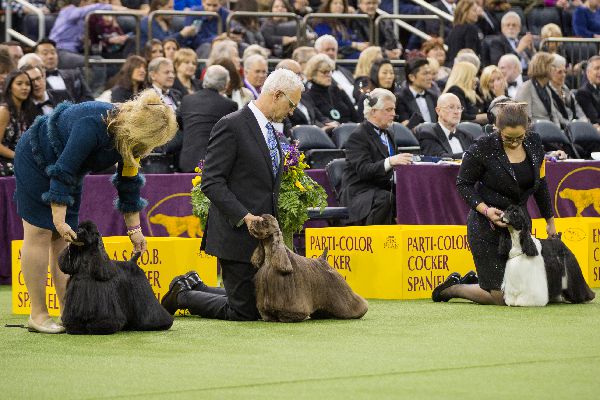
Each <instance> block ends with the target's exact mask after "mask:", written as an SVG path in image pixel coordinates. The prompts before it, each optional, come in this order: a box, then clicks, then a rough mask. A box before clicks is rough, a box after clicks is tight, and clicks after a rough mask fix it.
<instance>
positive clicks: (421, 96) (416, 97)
mask: <svg viewBox="0 0 600 400" xmlns="http://www.w3.org/2000/svg"><path fill="white" fill-rule="evenodd" d="M419 97H420V98H423V99H424V98H425V95H424V94H417V95H416V96H415V99H418V98H419Z"/></svg>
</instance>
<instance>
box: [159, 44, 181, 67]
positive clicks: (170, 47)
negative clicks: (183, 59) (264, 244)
mask: <svg viewBox="0 0 600 400" xmlns="http://www.w3.org/2000/svg"><path fill="white" fill-rule="evenodd" d="M162 47H163V52H164V53H165V55H164V57H166V58H168V59H169V60H171V61H173V62H175V53H176V52H177V50H179V42H178V41H177V39H175V38H169V39H165V40H163V42H162Z"/></svg>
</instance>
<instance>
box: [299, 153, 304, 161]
mask: <svg viewBox="0 0 600 400" xmlns="http://www.w3.org/2000/svg"><path fill="white" fill-rule="evenodd" d="M298 161H300V162H302V161H304V153H301V154H300V157H298Z"/></svg>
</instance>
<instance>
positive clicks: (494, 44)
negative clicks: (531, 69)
mask: <svg viewBox="0 0 600 400" xmlns="http://www.w3.org/2000/svg"><path fill="white" fill-rule="evenodd" d="M500 29H501V30H502V34H501V35H498V36H496V37H495V38H494V39H493V40H492V41H491V42H490V65H498V61H499V60H500V57H502V56H503V55H504V54H514V55H515V56H517V57H519V61H520V62H521V69H522V70H523V71H527V66H528V64H529V60H531V57H533V54H534V53H535V49H534V47H533V35H532V34H531V33H527V34H526V35H524V36H523V37H522V38H521V39H519V32H521V17H519V14H517V13H516V12H514V11H509V12H507V13H506V14H504V16H503V17H502V20H501V21H500Z"/></svg>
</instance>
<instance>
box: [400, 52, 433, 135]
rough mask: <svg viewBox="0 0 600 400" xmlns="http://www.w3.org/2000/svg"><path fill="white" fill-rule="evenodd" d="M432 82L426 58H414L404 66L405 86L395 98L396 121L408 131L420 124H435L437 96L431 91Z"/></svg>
mask: <svg viewBox="0 0 600 400" xmlns="http://www.w3.org/2000/svg"><path fill="white" fill-rule="evenodd" d="M432 82H433V75H432V73H431V67H430V66H429V61H427V59H426V58H414V59H412V60H411V61H409V62H408V63H407V64H406V85H405V86H404V87H403V88H402V89H400V91H399V92H398V97H397V98H396V121H398V122H400V123H402V124H403V125H405V126H407V127H409V128H410V129H412V128H414V127H415V126H417V125H418V124H420V123H421V122H437V115H436V113H435V104H436V102H437V96H436V95H435V93H433V91H432V90H431V85H432Z"/></svg>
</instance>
